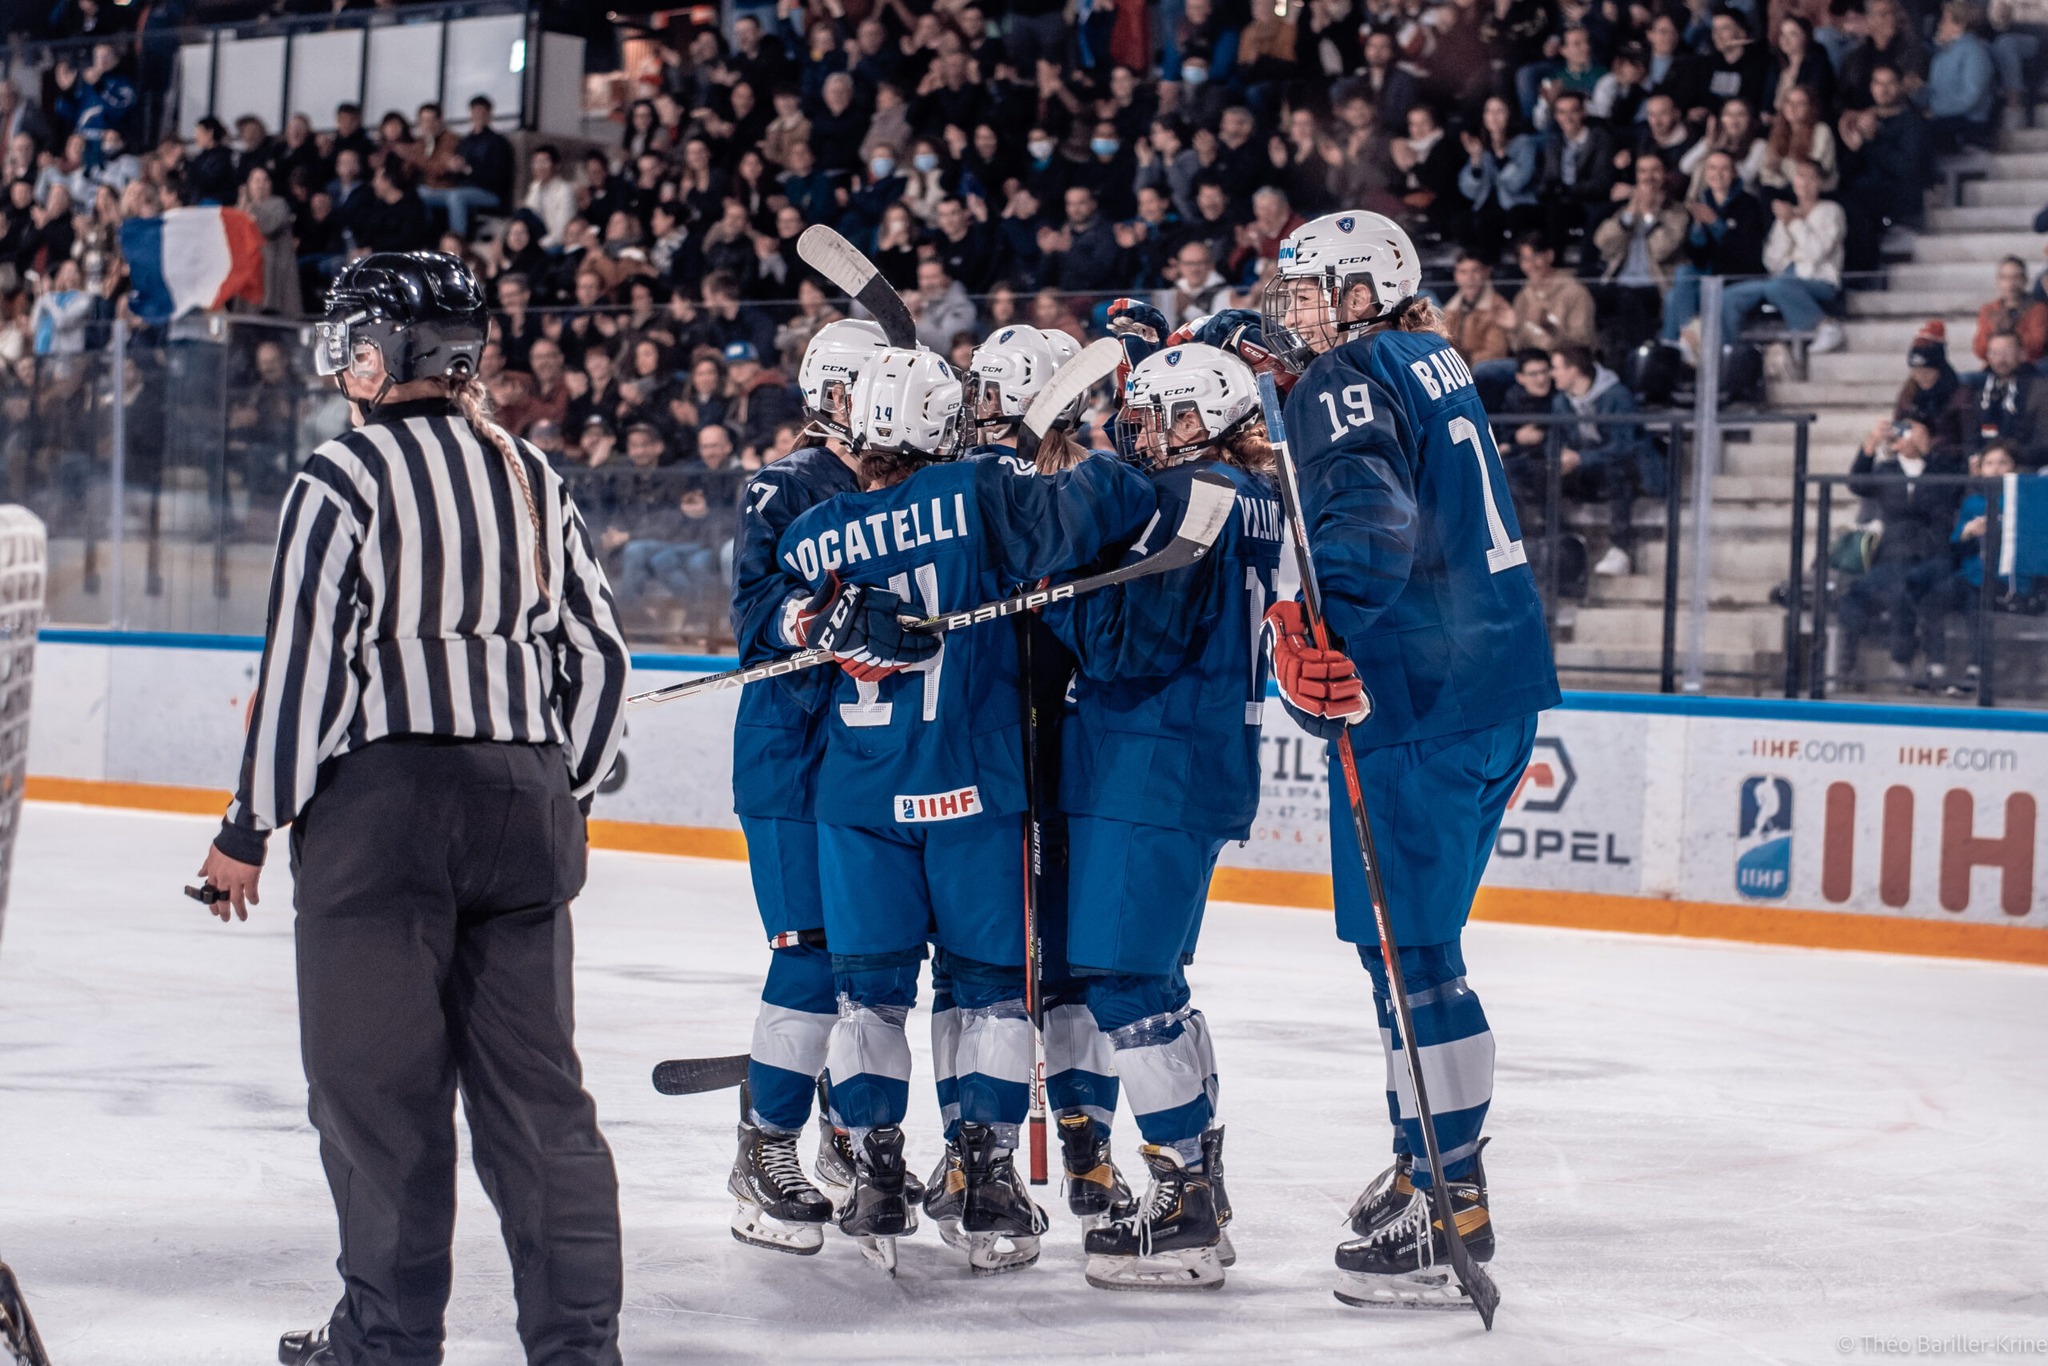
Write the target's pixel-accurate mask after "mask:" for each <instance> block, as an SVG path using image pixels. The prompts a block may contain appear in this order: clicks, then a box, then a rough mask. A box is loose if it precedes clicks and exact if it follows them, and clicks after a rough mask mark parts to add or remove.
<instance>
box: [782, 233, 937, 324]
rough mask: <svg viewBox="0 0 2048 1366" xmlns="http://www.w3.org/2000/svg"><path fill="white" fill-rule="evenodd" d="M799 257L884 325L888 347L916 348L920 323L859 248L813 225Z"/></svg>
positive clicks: (798, 251) (800, 242)
mask: <svg viewBox="0 0 2048 1366" xmlns="http://www.w3.org/2000/svg"><path fill="white" fill-rule="evenodd" d="M796 254H797V255H798V256H800V257H802V258H803V262H804V264H805V265H807V266H809V267H810V268H811V269H813V270H815V271H817V272H818V274H820V275H822V276H824V277H825V278H826V279H828V280H830V281H831V282H832V284H833V286H834V287H835V288H837V289H839V290H841V291H842V292H844V293H845V294H846V295H847V297H849V298H851V299H852V300H853V301H854V302H855V303H857V304H859V305H860V306H861V307H862V308H865V309H866V310H867V311H868V314H869V316H871V317H872V318H874V320H875V321H876V322H877V323H879V324H881V327H882V335H883V336H885V337H887V338H888V339H889V345H891V346H898V347H903V348H905V349H907V350H915V349H916V348H917V323H916V322H915V321H914V320H913V319H912V318H911V316H910V307H909V305H907V304H905V303H904V302H903V296H902V295H901V294H898V293H897V292H896V286H894V285H892V284H890V283H889V281H888V278H887V277H886V276H884V275H883V274H882V272H881V271H879V270H877V269H876V268H875V263H874V262H873V261H870V260H869V259H868V258H867V256H866V254H865V253H863V252H862V251H861V249H860V248H859V247H856V246H855V245H854V244H853V243H851V242H849V241H847V240H846V239H845V238H844V237H841V236H840V235H839V234H838V233H837V232H835V231H833V230H832V229H831V228H828V227H826V226H825V225H824V224H823V223H813V224H812V225H811V226H810V227H808V228H805V229H804V231H803V236H801V237H799V238H797V239H796Z"/></svg>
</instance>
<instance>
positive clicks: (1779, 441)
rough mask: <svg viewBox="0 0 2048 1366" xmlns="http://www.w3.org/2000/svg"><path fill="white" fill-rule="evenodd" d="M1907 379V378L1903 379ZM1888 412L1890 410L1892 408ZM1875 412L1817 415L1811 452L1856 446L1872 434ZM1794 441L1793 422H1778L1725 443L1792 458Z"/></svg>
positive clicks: (1809, 438)
mask: <svg viewBox="0 0 2048 1366" xmlns="http://www.w3.org/2000/svg"><path fill="white" fill-rule="evenodd" d="M1900 378H1901V379H1904V376H1903V375H1901V376H1900ZM1886 411H1887V412H1888V411H1890V409H1889V408H1887V409H1886ZM1877 416H1878V414H1876V413H1851V412H1847V411H1844V410H1840V409H1827V408H1823V409H1820V410H1818V411H1817V412H1816V413H1815V414H1814V420H1813V421H1812V422H1811V423H1809V424H1808V425H1807V428H1806V443H1807V447H1808V449H1809V451H1812V452H1818V451H1823V450H1826V449H1828V448H1829V447H1831V446H1840V445H1850V446H1853V445H1855V444H1857V443H1858V442H1860V441H1862V440H1863V438H1864V437H1865V436H1867V435H1869V433H1870V424H1871V422H1872V421H1874V420H1875V419H1876V418H1877ZM1794 440H1795V437H1794V434H1793V428H1792V425H1791V424H1790V423H1782V422H1781V423H1775V424H1772V425H1770V426H1758V427H1755V428H1752V429H1751V430H1750V432H1749V439H1748V440H1746V441H1738V440H1735V439H1733V438H1732V437H1731V439H1730V440H1729V441H1728V442H1727V443H1726V449H1728V450H1730V451H1738V450H1742V449H1744V448H1745V447H1746V448H1748V449H1750V450H1761V449H1766V448H1776V449H1782V450H1783V451H1784V452H1785V453H1786V455H1787V458H1789V457H1790V455H1791V451H1792V446H1793V442H1794Z"/></svg>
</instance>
